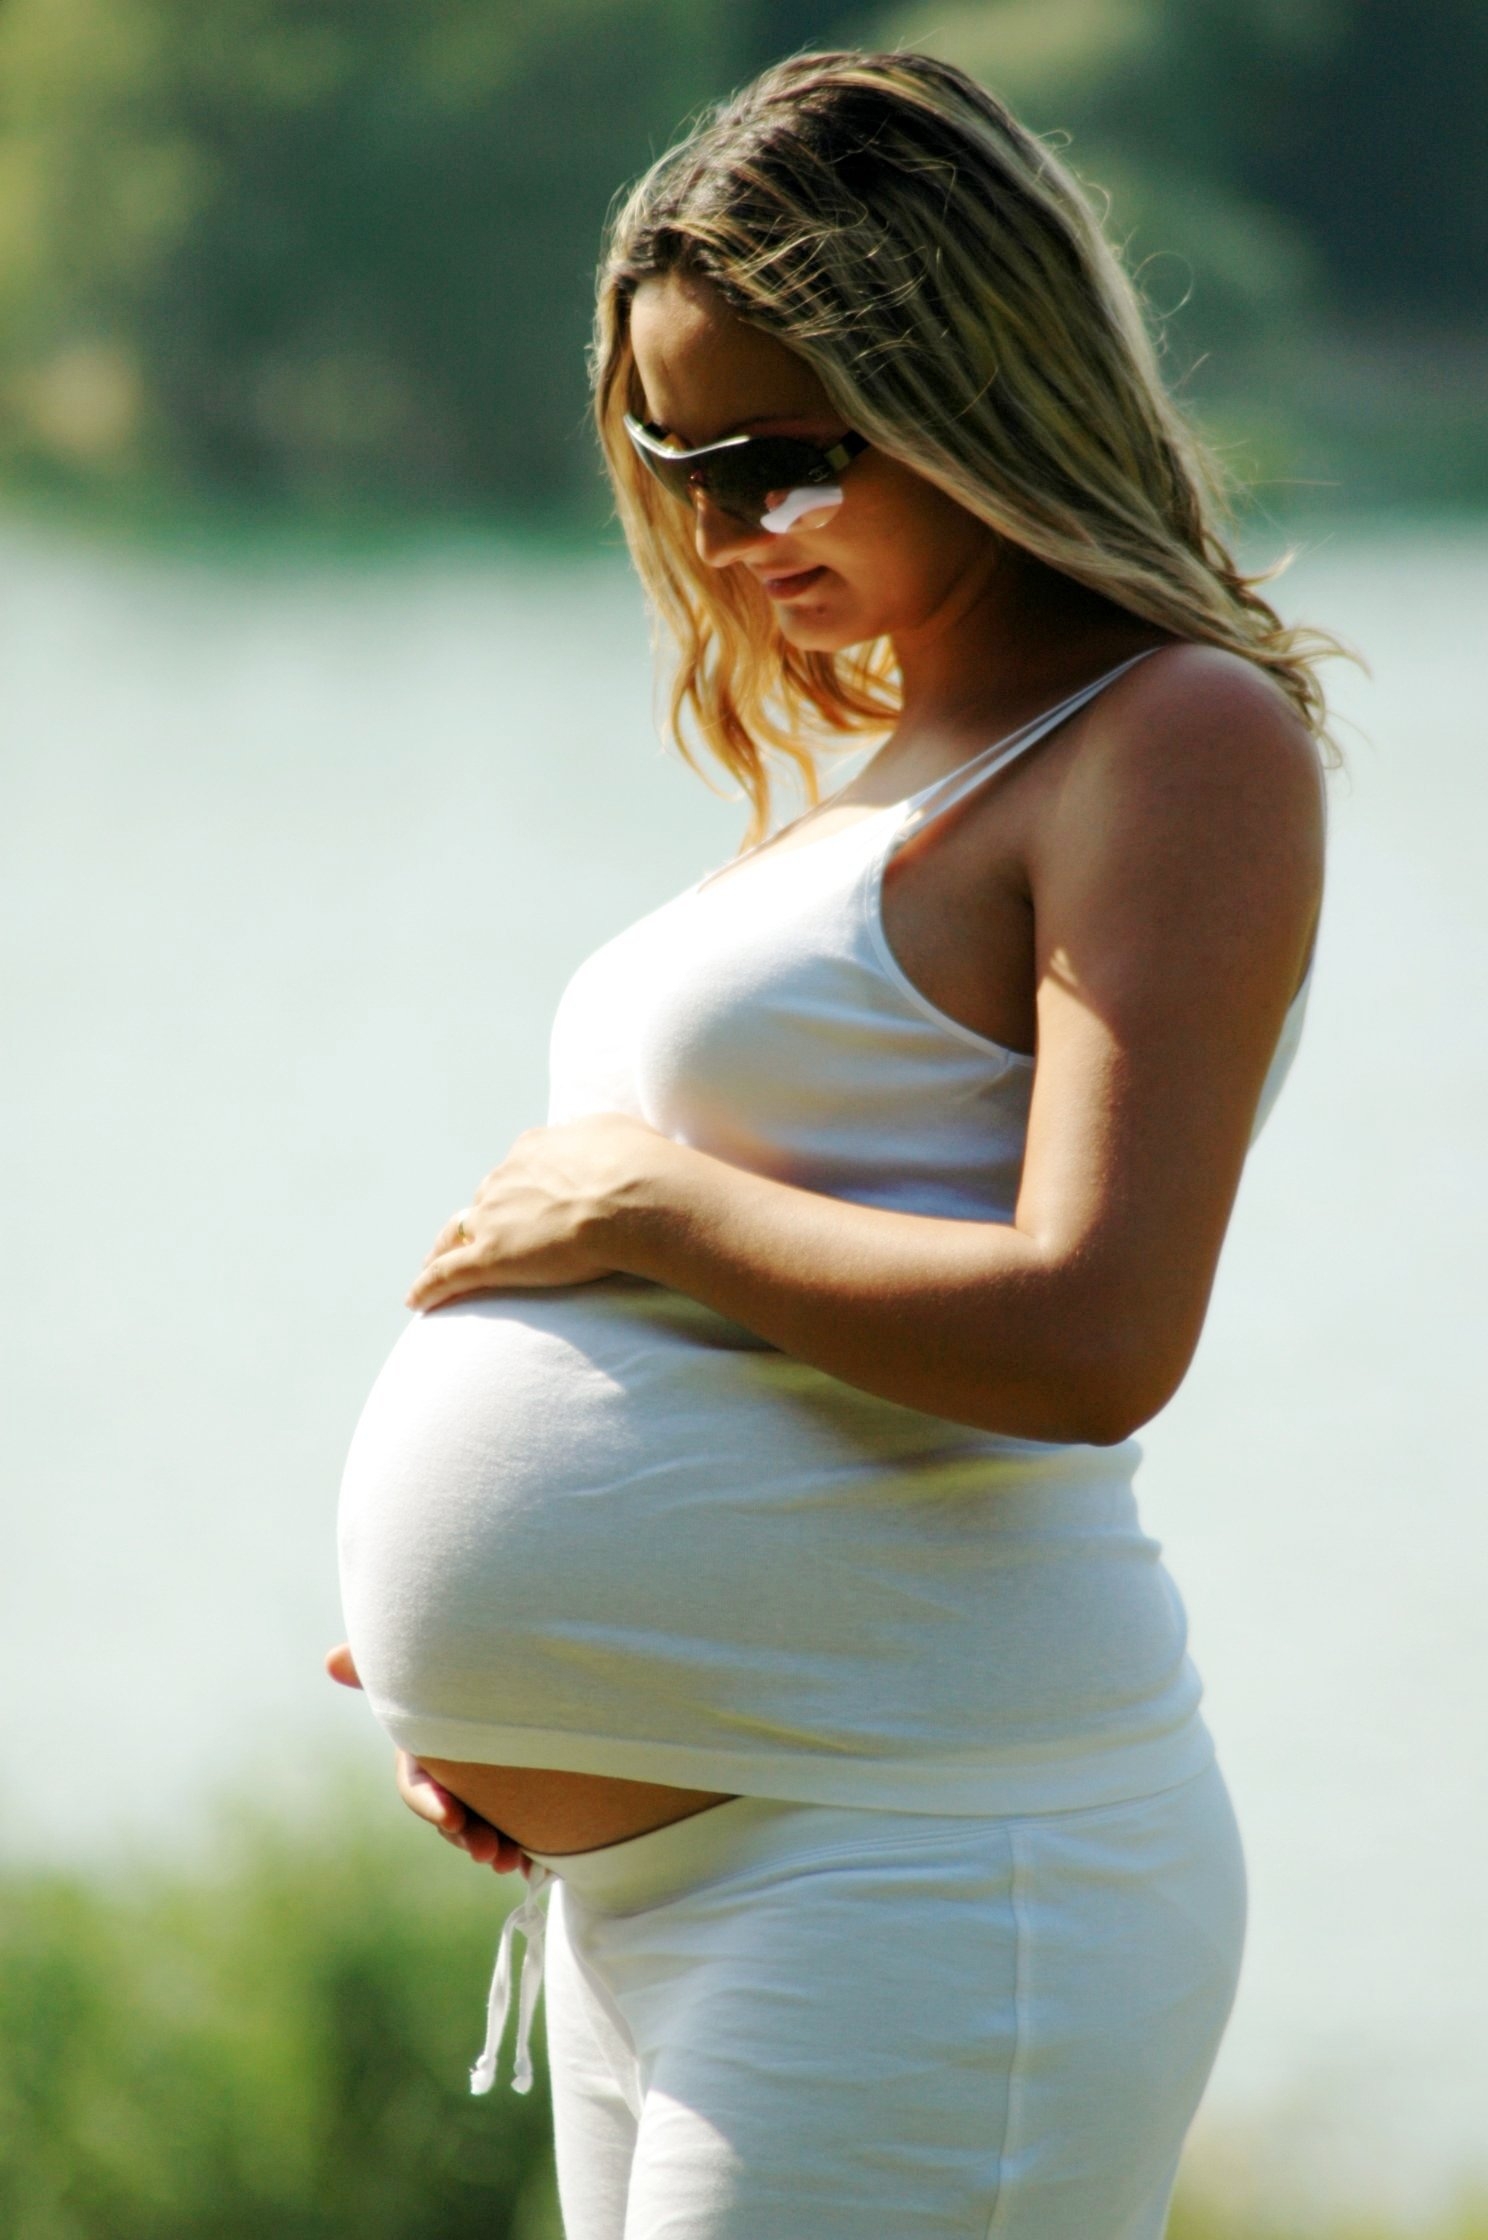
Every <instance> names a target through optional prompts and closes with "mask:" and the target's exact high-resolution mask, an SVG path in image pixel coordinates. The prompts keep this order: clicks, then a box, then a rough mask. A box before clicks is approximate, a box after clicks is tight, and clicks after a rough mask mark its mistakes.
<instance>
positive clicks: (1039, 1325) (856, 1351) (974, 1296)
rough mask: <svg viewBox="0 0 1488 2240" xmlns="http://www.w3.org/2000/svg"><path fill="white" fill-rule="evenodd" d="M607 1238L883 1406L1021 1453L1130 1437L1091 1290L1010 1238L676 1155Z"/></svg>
mask: <svg viewBox="0 0 1488 2240" xmlns="http://www.w3.org/2000/svg"><path fill="white" fill-rule="evenodd" d="M596 1232H597V1233H596V1235H595V1236H594V1238H593V1242H594V1244H595V1246H596V1248H597V1249H602V1251H603V1254H604V1257H605V1259H606V1261H607V1262H608V1263H609V1264H610V1265H612V1266H614V1267H615V1268H616V1269H618V1270H620V1271H622V1272H624V1273H627V1274H632V1275H638V1276H644V1277H647V1278H649V1279H650V1280H652V1281H653V1282H657V1283H664V1284H668V1285H670V1286H671V1287H672V1288H673V1289H675V1290H678V1291H681V1292H684V1293H686V1294H687V1296H689V1297H690V1298H694V1299H698V1300H700V1301H702V1302H703V1304H705V1305H707V1306H710V1307H713V1308H715V1309H716V1310H717V1311H718V1312H719V1313H721V1314H725V1315H728V1316H729V1317H730V1318H731V1319H732V1320H734V1321H736V1322H739V1323H742V1324H743V1325H744V1327H745V1328H746V1329H749V1330H752V1331H754V1332H755V1333H756V1334H757V1335H758V1336H760V1337H762V1338H765V1339H768V1340H769V1342H770V1343H771V1344H773V1345H776V1346H778V1347H779V1348H780V1349H781V1351H782V1352H784V1353H788V1354H791V1355H793V1356H794V1357H795V1358H796V1359H797V1360H800V1361H805V1362H809V1363H810V1364H811V1365H812V1366H813V1367H815V1368H818V1369H823V1370H825V1371H826V1372H827V1373H828V1374H829V1375H831V1376H834V1377H838V1378H841V1379H842V1380H843V1382H844V1383H847V1384H851V1385H857V1386H859V1387H861V1388H862V1389H863V1390H864V1391H867V1392H872V1393H875V1394H877V1395H878V1396H879V1397H880V1398H883V1399H886V1400H894V1401H898V1402H901V1403H902V1404H904V1405H905V1406H908V1407H914V1408H922V1409H924V1410H926V1411H927V1412H928V1413H930V1414H932V1415H939V1416H945V1417H948V1418H950V1419H951V1420H952V1421H954V1422H959V1423H969V1424H974V1425H976V1426H978V1427H979V1428H981V1429H984V1430H990V1431H999V1432H1002V1433H1004V1434H1006V1435H1008V1436H1010V1437H1015V1438H1028V1439H1049V1440H1078V1439H1089V1440H1097V1441H1103V1440H1109V1439H1113V1438H1117V1437H1120V1436H1123V1435H1124V1433H1125V1431H1126V1430H1127V1429H1128V1428H1130V1426H1129V1424H1128V1423H1127V1422H1126V1420H1125V1416H1126V1414H1127V1413H1128V1412H1129V1411H1128V1410H1127V1409H1126V1408H1125V1407H1124V1405H1123V1400H1122V1395H1121V1392H1120V1385H1121V1377H1120V1371H1119V1366H1118V1365H1117V1363H1116V1361H1115V1351H1116V1348H1115V1344H1114V1333H1113V1331H1112V1329H1111V1327H1110V1325H1109V1318H1108V1316H1107V1315H1106V1314H1105V1312H1104V1303H1103V1301H1102V1300H1101V1299H1100V1297H1099V1292H1098V1284H1097V1282H1096V1280H1095V1278H1094V1276H1093V1273H1092V1272H1091V1271H1088V1270H1086V1271H1082V1270H1081V1269H1080V1268H1079V1266H1078V1265H1077V1264H1072V1263H1070V1262H1068V1261H1066V1260H1065V1259H1064V1258H1063V1257H1061V1256H1060V1255H1058V1254H1057V1253H1054V1252H1052V1251H1051V1250H1050V1249H1049V1248H1048V1247H1047V1246H1046V1245H1044V1244H1042V1243H1041V1242H1040V1241H1039V1240H1037V1239H1035V1238H1033V1237H1031V1236H1028V1235H1025V1234H1024V1233H1023V1232H1022V1231H1020V1230H1019V1229H1017V1228H1015V1227H1013V1226H1012V1225H1010V1224H1006V1223H996V1222H982V1221H951V1220H943V1219H936V1218H927V1217H925V1216H921V1215H918V1214H907V1213H896V1212H888V1211H884V1210H883V1209H881V1208H878V1207H872V1206H860V1205H854V1204H852V1203H849V1202H846V1201H844V1200H841V1199H837V1198H828V1197H822V1196H819V1195H817V1194H816V1193H814V1192H811V1191H806V1190H799V1189H795V1188H793V1187H791V1186H790V1185H788V1184H783V1183H778V1182H773V1181H770V1180H768V1179H766V1178H765V1177H762V1176H759V1175H755V1174H750V1173H748V1172H745V1171H744V1170H742V1169H740V1168H737V1167H732V1166H728V1165H726V1164H724V1162H722V1161H720V1160H717V1159H713V1158H710V1157H708V1156H707V1155H705V1154H704V1153H701V1152H697V1151H692V1150H689V1149H687V1148H686V1147H684V1146H679V1145H668V1147H667V1149H666V1152H665V1153H664V1154H663V1155H662V1157H661V1158H660V1159H659V1160H658V1161H657V1162H656V1164H655V1166H654V1167H652V1168H650V1169H649V1170H648V1171H647V1173H646V1174H645V1175H643V1176H641V1177H639V1178H637V1179H636V1180H635V1181H634V1182H633V1183H632V1184H631V1185H630V1186H629V1187H628V1188H627V1189H626V1190H625V1191H624V1192H623V1193H621V1194H619V1195H618V1196H617V1197H616V1198H615V1199H614V1200H612V1201H611V1202H610V1203H609V1204H608V1205H607V1206H606V1207H605V1209H604V1210H603V1212H602V1213H600V1214H599V1215H598V1216H597V1217H596Z"/></svg>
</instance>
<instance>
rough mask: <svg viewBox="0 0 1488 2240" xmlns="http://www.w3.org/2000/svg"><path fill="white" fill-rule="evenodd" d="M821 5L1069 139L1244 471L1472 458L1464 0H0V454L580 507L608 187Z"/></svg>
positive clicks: (158, 488) (1443, 478)
mask: <svg viewBox="0 0 1488 2240" xmlns="http://www.w3.org/2000/svg"><path fill="white" fill-rule="evenodd" d="M852 41H868V42H873V43H880V42H881V43H890V44H892V43H896V42H901V41H902V42H903V43H905V44H910V45H916V44H924V45H929V46H932V47H934V48H936V49H938V50H939V51H941V52H944V53H947V54H950V55H952V56H953V57H954V58H955V59H957V60H959V61H962V62H963V63H965V64H966V65H967V66H968V67H970V68H971V69H973V70H974V71H975V72H977V74H979V75H980V76H982V77H984V78H985V79H986V81H987V82H988V83H990V84H992V85H993V86H995V87H996V88H998V90H1000V91H1004V92H1006V93H1007V94H1008V95H1009V96H1010V97H1011V98H1012V99H1013V100H1014V102H1015V104H1016V105H1018V106H1019V107H1020V109H1021V110H1022V111H1023V113H1025V114H1026V115H1027V116H1028V118H1029V121H1030V122H1031V123H1033V124H1034V125H1035V126H1036V127H1038V128H1039V129H1041V130H1048V131H1051V132H1068V133H1069V134H1070V135H1072V150H1071V154H1072V160H1073V161H1074V162H1075V164H1076V167H1077V169H1079V170H1080V171H1081V172H1082V174H1083V175H1085V176H1086V177H1088V178H1090V179H1091V180H1093V181H1094V182H1096V183H1098V184H1099V185H1101V186H1103V187H1105V188H1108V189H1109V190H1110V192H1111V195H1112V197H1113V221H1114V224H1115V226H1116V230H1117V231H1118V233H1119V234H1121V235H1122V236H1123V237H1128V238H1129V239H1130V242H1131V249H1132V254H1133V256H1134V259H1135V260H1136V261H1138V262H1139V263H1142V264H1143V277H1144V281H1145V284H1146V286H1147V290H1148V293H1149V295H1150V296H1151V298H1152V299H1153V301H1154V303H1155V304H1156V305H1157V307H1158V309H1159V310H1160V311H1163V310H1169V311H1171V310H1173V307H1174V306H1175V305H1177V304H1178V303H1179V302H1180V301H1181V302H1182V305H1183V307H1182V309H1181V310H1177V311H1175V312H1174V315H1173V317H1172V318H1171V320H1170V322H1169V324H1170V327H1171V334H1172V347H1173V365H1174V372H1175V377H1176V378H1178V379H1179V380H1180V381H1181V382H1182V383H1184V384H1185V385H1187V386H1189V387H1190V388H1191V392H1192V394H1193V395H1194V396H1195V397H1196V398H1197V399H1198V401H1199V403H1200V405H1201V407H1202V408H1205V409H1212V410H1213V411H1214V412H1215V413H1216V414H1217V417H1218V419H1219V421H1220V423H1221V424H1222V425H1225V426H1232V427H1235V428H1237V429H1239V430H1240V431H1241V432H1242V433H1243V434H1244V436H1245V439H1246V442H1247V443H1248V444H1249V445H1250V447H1251V449H1252V451H1253V452H1254V453H1255V455H1256V457H1257V459H1258V460H1259V463H1260V464H1261V466H1262V467H1263V469H1265V468H1268V467H1269V468H1276V469H1282V470H1287V471H1294V470H1296V469H1297V468H1298V466H1299V464H1300V465H1301V467H1302V468H1303V469H1305V470H1316V471H1317V472H1319V473H1320V474H1322V475H1323V476H1325V477H1326V476H1329V475H1334V476H1336V477H1338V478H1340V479H1342V480H1344V481H1345V482H1360V483H1361V487H1363V489H1364V491H1365V494H1372V495H1375V496H1387V497H1388V496H1391V495H1406V496H1410V495H1417V496H1430V495H1432V494H1433V493H1436V494H1447V492H1448V490H1453V491H1456V492H1458V493H1461V492H1462V491H1464V490H1465V491H1468V492H1473V491H1476V492H1478V493H1479V494H1482V495H1488V436H1485V435H1484V433H1483V428H1484V415H1483V414H1482V412H1481V402H1480V390H1481V373H1482V366H1483V356H1484V352H1483V337H1484V334H1485V331H1488V310H1485V306H1488V161H1485V154H1484V142H1483V135H1482V132H1481V122H1480V108H1481V103H1480V95H1481V90H1482V86H1483V84H1484V83H1485V72H1488V10H1485V9H1484V8H1483V7H1482V5H1481V0H1414V5H1413V6H1412V7H1411V8H1410V9H1409V10H1404V9H1402V8H1400V7H1399V5H1398V0H1206V4H1205V5H1204V6H1203V7H1202V8H1196V7H1194V6H1193V5H1192V4H1191V0H1060V5H1059V6H1058V7H1051V6H1049V5H1048V4H1047V0H946V4H941V0H891V4H889V5H887V6H884V5H879V6H875V5H873V4H872V0H845V4H844V0H547V5H546V6H544V7H543V8H541V9H536V8H530V7H527V6H525V5H523V4H522V0H425V5H424V6H422V7H420V8H417V9H410V8H408V7H406V6H405V5H403V4H402V0H214V5H213V6H212V8H210V9H209V10H206V11H203V10H201V9H200V8H198V7H195V6H193V5H191V0H0V478H3V479H4V480H5V481H7V482H8V483H9V485H10V487H11V488H12V489H13V490H21V489H28V490H31V491H33V492H34V491H46V490H51V491H54V492H75V493H79V492H80V493H83V494H85V495H86V496H87V497H88V498H89V500H90V502H92V503H95V504H96V503H99V502H105V501H108V500H110V499H112V500H113V501H114V502H117V503H119V504H121V505H123V506H125V507H126V508H127V507H130V506H138V505H140V504H143V503H147V502H155V503H158V502H160V501H162V500H163V501H165V502H167V503H178V502H180V503H185V502H190V501H192V500H195V499H200V498H203V497H205V498H208V499H212V498H216V499H224V498H234V499H236V500H237V501H238V502H240V503H247V504H259V505H269V506H286V505H287V506H289V507H293V508H296V509H300V510H308V511H315V510H319V511H321V512H331V513H336V512H346V511H348V510H350V511H351V512H353V513H354V512H356V511H357V510H358V509H361V510H363V511H369V512H375V511H376V510H377V509H384V510H387V511H392V512H396V513H416V514H423V515H430V514H448V513H452V512H464V513H467V514H476V515H493V514H496V515H502V516H504V517H506V518H508V519H529V520H530V519H533V518H536V517H538V516H546V517H548V518H550V519H551V518H553V517H555V516H558V517H562V516H565V515H567V516H571V517H576V518H590V519H592V518H594V516H595V515H596V514H597V513H598V511H599V510H600V507H601V503H602V501H601V496H600V492H599V485H598V478H597V472H596V465H595V460H594V453H593V448H592V445H591V442H590V439H589V437H588V434H587V430H586V427H585V396H584V372H583V352H584V345H585V341H586V338H587V333H588V326H589V318H590V300H591V289H592V270H593V264H594V258H595V252H596V249H597V246H598V241H599V236H600V231H601V227H602V224H603V219H604V214H605V210H606V208H607V206H608V204H609V201H610V199H611V197H612V195H613V194H614V193H615V192H616V191H617V190H618V189H619V188H620V187H621V186H622V185H623V184H625V183H626V182H628V181H629V180H631V179H632V178H634V177H635V176H636V174H637V173H638V172H639V171H640V170H641V169H642V168H643V167H644V166H645V164H646V163H647V162H648V161H649V160H650V158H651V157H652V156H653V155H655V154H656V153H658V152H659V150H660V149H661V148H662V147H663V146H664V145H666V143H667V142H668V141H669V140H670V138H671V137H672V136H673V135H674V133H675V132H676V131H677V129H678V128H679V127H680V126H681V125H682V124H683V123H684V122H685V120H686V118H687V117H688V116H689V114H691V113H692V112H693V111H694V110H695V109H696V108H697V106H698V105H699V104H701V103H702V102H703V101H705V100H707V99H710V98H712V97H714V96H715V95H717V94H719V93H722V92H724V91H726V90H728V88H729V87H730V86H732V85H734V84H737V83H738V82H740V81H741V80H742V79H744V78H746V77H748V76H749V75H751V74H752V73H753V72H754V71H755V70H756V69H758V68H759V67H761V66H762V65H763V64H764V63H766V62H768V61H769V60H771V59H773V58H774V57H776V56H778V55H780V54H782V53H786V52H789V51H790V50H791V49H793V48H795V47H798V46H801V45H806V44H832V43H838V42H852ZM1206 357H1207V363H1206V364H1204V365H1203V366H1202V367H1201V368H1200V370H1199V371H1198V372H1195V371H1194V370H1193V368H1194V364H1195V361H1198V360H1200V359H1204V358H1206ZM1361 478H1362V479H1361Z"/></svg>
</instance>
